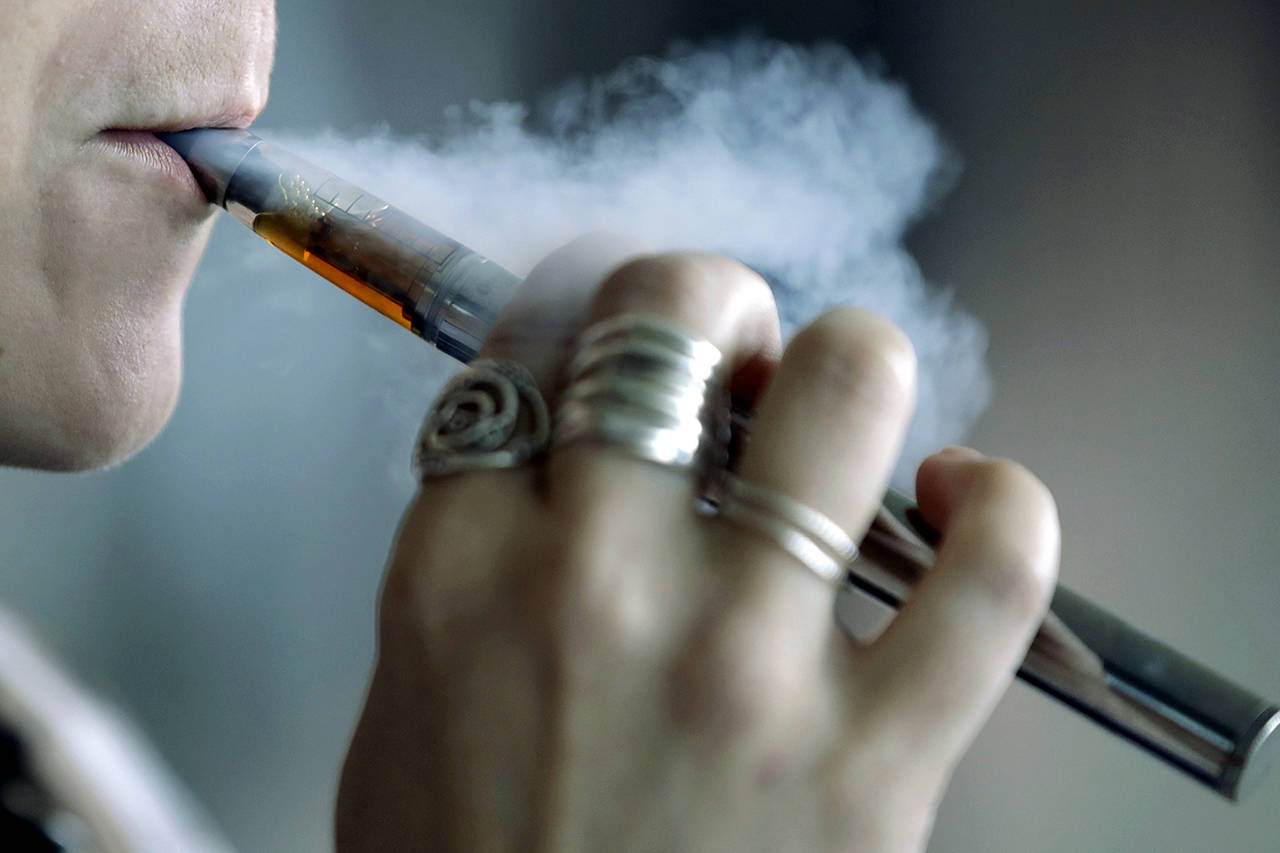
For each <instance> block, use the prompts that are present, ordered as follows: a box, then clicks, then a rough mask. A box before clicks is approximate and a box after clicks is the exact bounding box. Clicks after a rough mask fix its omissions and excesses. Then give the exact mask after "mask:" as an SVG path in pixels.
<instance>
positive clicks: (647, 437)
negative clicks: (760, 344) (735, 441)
mask: <svg viewBox="0 0 1280 853" xmlns="http://www.w3.org/2000/svg"><path fill="white" fill-rule="evenodd" d="M722 361H723V357H722V355H721V353H720V350H719V349H717V348H716V347H715V345H713V344H712V343H711V342H710V341H707V340H704V339H702V338H698V337H696V336H694V335H690V334H689V333H688V332H686V331H684V330H682V329H680V328H679V327H677V326H676V325H674V324H672V323H671V322H669V321H667V320H665V319H662V318H660V317H657V316H654V315H649V314H623V315H619V316H616V317H613V318H610V319H607V320H602V321H600V322H599V323H596V324H595V325H593V326H591V327H590V328H588V329H587V330H586V331H585V332H583V334H582V335H581V337H580V338H579V340H578V348H577V350H576V352H575V353H574V355H573V357H572V359H571V360H570V362H569V366H568V371H567V383H568V384H567V386H566V388H565V392H564V395H563V398H562V400H561V403H560V406H559V408H558V409H557V410H556V417H555V428H554V430H553V433H552V442H553V444H554V445H555V446H563V445H566V444H571V443H574V442H580V441H592V442H597V443H603V444H607V445H612V446H616V447H619V448H621V449H623V450H625V451H626V452H628V453H630V454H631V455H634V456H637V457H640V458H642V459H647V460H649V461H651V462H657V463H659V464H662V465H670V466H674V467H678V468H689V467H694V466H702V465H705V464H707V462H706V460H707V459H708V454H715V453H722V452H723V451H724V447H725V445H726V442H727V437H728V418H729V410H728V405H727V402H726V399H725V392H724V390H723V386H722V384H721V383H720V381H719V369H720V366H721V363H722Z"/></svg>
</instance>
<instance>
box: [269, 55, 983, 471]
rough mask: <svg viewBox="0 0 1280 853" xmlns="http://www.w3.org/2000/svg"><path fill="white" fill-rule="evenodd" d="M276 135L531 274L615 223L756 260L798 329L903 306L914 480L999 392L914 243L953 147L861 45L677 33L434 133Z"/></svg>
mask: <svg viewBox="0 0 1280 853" xmlns="http://www.w3.org/2000/svg"><path fill="white" fill-rule="evenodd" d="M272 138H273V139H274V140H277V141H280V142H282V143H284V144H285V145H288V146H289V147H291V148H293V149H294V150H296V151H297V152H298V153H299V154H301V155H302V156H304V157H306V158H308V159H311V160H313V161H315V162H317V163H319V164H320V165H323V166H325V167H326V168H329V169H331V170H332V171H334V172H336V173H338V174H339V175H341V176H343V177H344V178H347V179H348V180H351V181H353V182H355V183H357V184H360V185H362V186H364V187H366V188H367V189H369V190H370V191H372V192H374V193H376V194H378V195H381V196H382V197H384V198H385V199H387V200H388V201H389V202H391V203H392V204H394V205H397V206H399V207H401V208H403V209H405V210H406V211H408V212H409V213H411V214H413V215H414V216H416V217H418V218H419V219H421V220H422V221H424V222H426V223H427V224H429V225H431V226H433V227H435V228H437V229H438V230H441V231H443V232H445V233H446V234H449V235H450V236H453V237H454V238H456V239H459V240H461V241H462V242H464V243H466V244H468V245H470V246H472V247H473V248H475V249H477V250H478V251H480V252H482V253H484V254H487V255H489V256H490V257H492V258H494V259H495V260H497V261H499V262H501V263H502V264H504V265H505V266H507V267H508V268H509V269H511V270H512V271H513V272H516V273H517V274H523V273H525V272H527V271H528V269H529V268H530V267H531V266H532V265H533V264H534V263H535V262H536V261H537V260H538V259H539V258H540V257H541V256H542V255H544V254H546V253H547V252H548V251H550V250H551V249H553V248H555V247H557V246H559V245H561V244H563V243H565V242H567V241H569V240H570V239H572V238H573V237H575V236H577V235H578V234H581V233H582V232H585V231H592V230H597V229H602V228H603V229H610V230H615V231H621V232H625V233H631V234H635V235H637V236H639V237H641V238H643V239H645V240H646V241H648V242H649V243H650V244H652V245H654V246H656V247H658V248H673V249H675V248H682V249H683V248H699V249H710V250H715V251H719V252H723V253H726V254H728V255H732V256H734V257H736V258H738V259H740V260H741V261H743V262H745V263H746V264H748V265H750V266H752V267H753V268H755V269H757V270H758V271H760V272H761V273H762V274H764V275H765V276H766V277H767V278H768V279H769V281H770V283H771V284H772V285H773V287H774V289H775V293H776V296H777V300H778V304H779V308H780V311H781V313H782V320H783V328H784V333H789V332H791V331H794V330H795V329H796V328H797V327H799V326H800V325H803V324H804V323H805V322H807V321H808V320H810V319H811V318H813V317H814V316H815V315H816V314H818V313H819V312H821V311H822V310H823V309H825V308H828V307H830V306H833V305H836V304H841V303H852V304H856V305H860V306H863V307H866V308H868V309H871V310H873V311H876V312H878V313H880V314H882V315H884V316H886V317H888V318H889V319H891V320H892V321H894V322H895V323H897V324H898V325H899V326H900V327H901V328H902V329H903V330H905V331H906V332H907V334H908V335H909V336H910V338H911V340H912V341H913V342H914V344H915V346H916V349H917V352H918V355H919V362H920V395H919V406H918V411H917V415H916V418H915V421H914V423H913V426H912V428H911V432H910V434H909V436H908V439H907V444H906V447H905V449H904V453H903V459H902V463H901V464H900V466H899V469H898V473H897V476H896V479H895V482H897V483H898V484H899V485H900V486H905V485H909V484H910V482H911V476H910V474H911V471H912V469H913V467H914V465H915V463H916V462H918V460H919V459H920V457H922V456H923V455H924V454H926V453H927V452H929V451H931V450H932V449H934V448H935V447H937V446H938V445H940V444H943V443H946V442H951V441H957V440H959V439H961V438H962V436H963V434H964V432H965V430H966V429H967V427H968V426H969V425H970V423H971V422H972V421H973V419H974V418H975V417H976V416H977V415H978V414H979V413H980V412H981V410H982V408H983V407H984V406H985V405H986V403H987V401H988V398H989V393H990V382H989V378H988V374H987V371H986V368H985V364H984V361H983V355H984V350H985V345H986V338H985V333H984V331H983V330H982V328H981V326H980V325H979V324H978V323H977V322H976V321H975V319H974V318H973V317H971V316H970V315H968V314H966V313H965V312H964V311H963V310H961V309H960V308H958V307H957V306H956V305H955V303H954V301H953V298H952V295H951V293H950V292H948V291H946V290H943V289H939V288H936V287H933V286H931V285H929V284H928V283H926V282H925V281H924V280H923V278H922V277H921V273H920V270H919V269H918V267H917V265H916V263H915V262H914V261H913V260H912V258H911V257H910V256H909V255H908V254H907V253H906V251H905V250H904V249H903V247H902V238H903V233H904V230H905V229H906V228H907V227H908V226H909V225H910V224H911V222H912V221H913V220H914V219H915V218H916V217H917V216H919V215H920V214H921V213H922V212H924V211H926V210H927V209H928V208H929V206H930V204H931V203H932V202H934V201H935V200H936V199H937V197H938V195H939V194H940V192H941V191H942V190H943V189H945V186H946V184H947V183H948V182H949V179H950V177H951V176H952V175H954V173H955V169H954V162H953V158H951V157H950V156H949V154H948V152H947V150H946V148H945V146H944V145H943V144H942V143H941V141H940V139H939V137H938V134H937V133H936V132H935V131H934V129H933V128H932V126H931V125H930V124H929V122H927V121H926V120H925V119H924V118H922V117H921V115H920V114H919V113H918V112H917V111H916V110H915V109H914V108H913V107H912V105H911V102H910V99H909V97H908V95H907V93H906V91H905V90H904V89H903V87H902V86H900V85H898V84H895V83H892V82H890V81H887V80H885V79H884V78H883V77H882V76H880V75H879V74H878V73H876V72H874V71H872V70H870V69H868V68H867V67H865V66H864V65H862V64H860V63H859V62H858V61H857V60H856V59H855V58H854V57H853V56H852V55H851V54H850V53H849V52H848V51H847V50H846V49H845V48H843V47H840V46H836V45H829V44H828V45H820V46H816V47H798V46H794V45H788V44H781V43H776V42H770V41H764V40H760V39H755V38H747V39H739V40H736V41H731V42H722V43H718V44H715V45H710V46H701V47H694V46H688V45H686V46H679V47H676V48H674V49H672V50H671V51H670V52H669V53H668V55H667V56H665V57H663V58H652V57H646V58H637V59H632V60H630V61H628V62H626V63H625V64H624V65H622V66H621V67H620V68H618V69H617V70H616V71H614V72H612V73H611V74H608V75H607V76H604V77H601V78H598V79H593V80H589V81H575V82H572V83H569V84H566V85H564V86H562V87H561V88H560V89H558V90H557V91H554V92H552V93H550V94H549V95H547V96H546V97H545V98H543V99H541V100H540V101H539V102H538V103H536V104H534V105H531V106H530V105H524V104H514V103H497V104H480V103H472V104H470V105H469V106H467V107H465V108H453V109H451V110H450V111H449V112H448V113H447V115H446V116H445V121H444V123H443V129H442V130H441V131H440V132H439V133H438V134H436V135H435V136H434V137H433V138H430V139H404V138H394V137H392V136H390V135H387V134H379V135H375V136H372V137H360V138H356V137H350V136H343V135H338V134H327V135H324V136H322V137H320V138H316V137H314V136H309V137H297V136H289V135H280V134H273V135H272ZM389 333H392V334H394V333H396V330H394V329H391V331H390V332H389Z"/></svg>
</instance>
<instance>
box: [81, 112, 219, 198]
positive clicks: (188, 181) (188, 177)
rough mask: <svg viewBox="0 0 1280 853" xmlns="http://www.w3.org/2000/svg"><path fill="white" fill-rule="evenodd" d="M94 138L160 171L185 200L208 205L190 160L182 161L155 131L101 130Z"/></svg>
mask: <svg viewBox="0 0 1280 853" xmlns="http://www.w3.org/2000/svg"><path fill="white" fill-rule="evenodd" d="M158 130H159V129H158ZM95 141H97V142H98V143H99V144H101V145H103V146H104V147H106V148H108V149H110V150H111V151H112V153H115V154H118V155H121V156H123V157H126V158H128V159H129V160H132V161H134V162H135V163H138V164H140V165H141V166H143V167H144V168H146V169H147V170H149V171H151V172H153V173H158V174H159V175H160V176H161V180H163V181H165V183H166V184H168V186H169V188H170V190H171V191H172V192H173V194H174V195H175V196H177V197H178V198H179V199H180V200H182V201H183V202H185V203H188V204H196V205H207V204H208V200H207V199H206V198H205V195H204V190H202V189H200V185H199V184H198V183H196V177H195V175H194V174H192V172H191V167H190V166H188V165H187V161H185V160H183V159H182V157H181V156H179V155H178V152H177V151H174V150H173V149H172V148H170V147H169V146H168V145H165V144H164V143H163V142H161V141H160V139H159V138H158V137H157V136H156V133H155V131H151V130H125V129H116V128H112V129H108V130H103V131H100V132H99V133H98V134H97V136H96V137H95Z"/></svg>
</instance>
